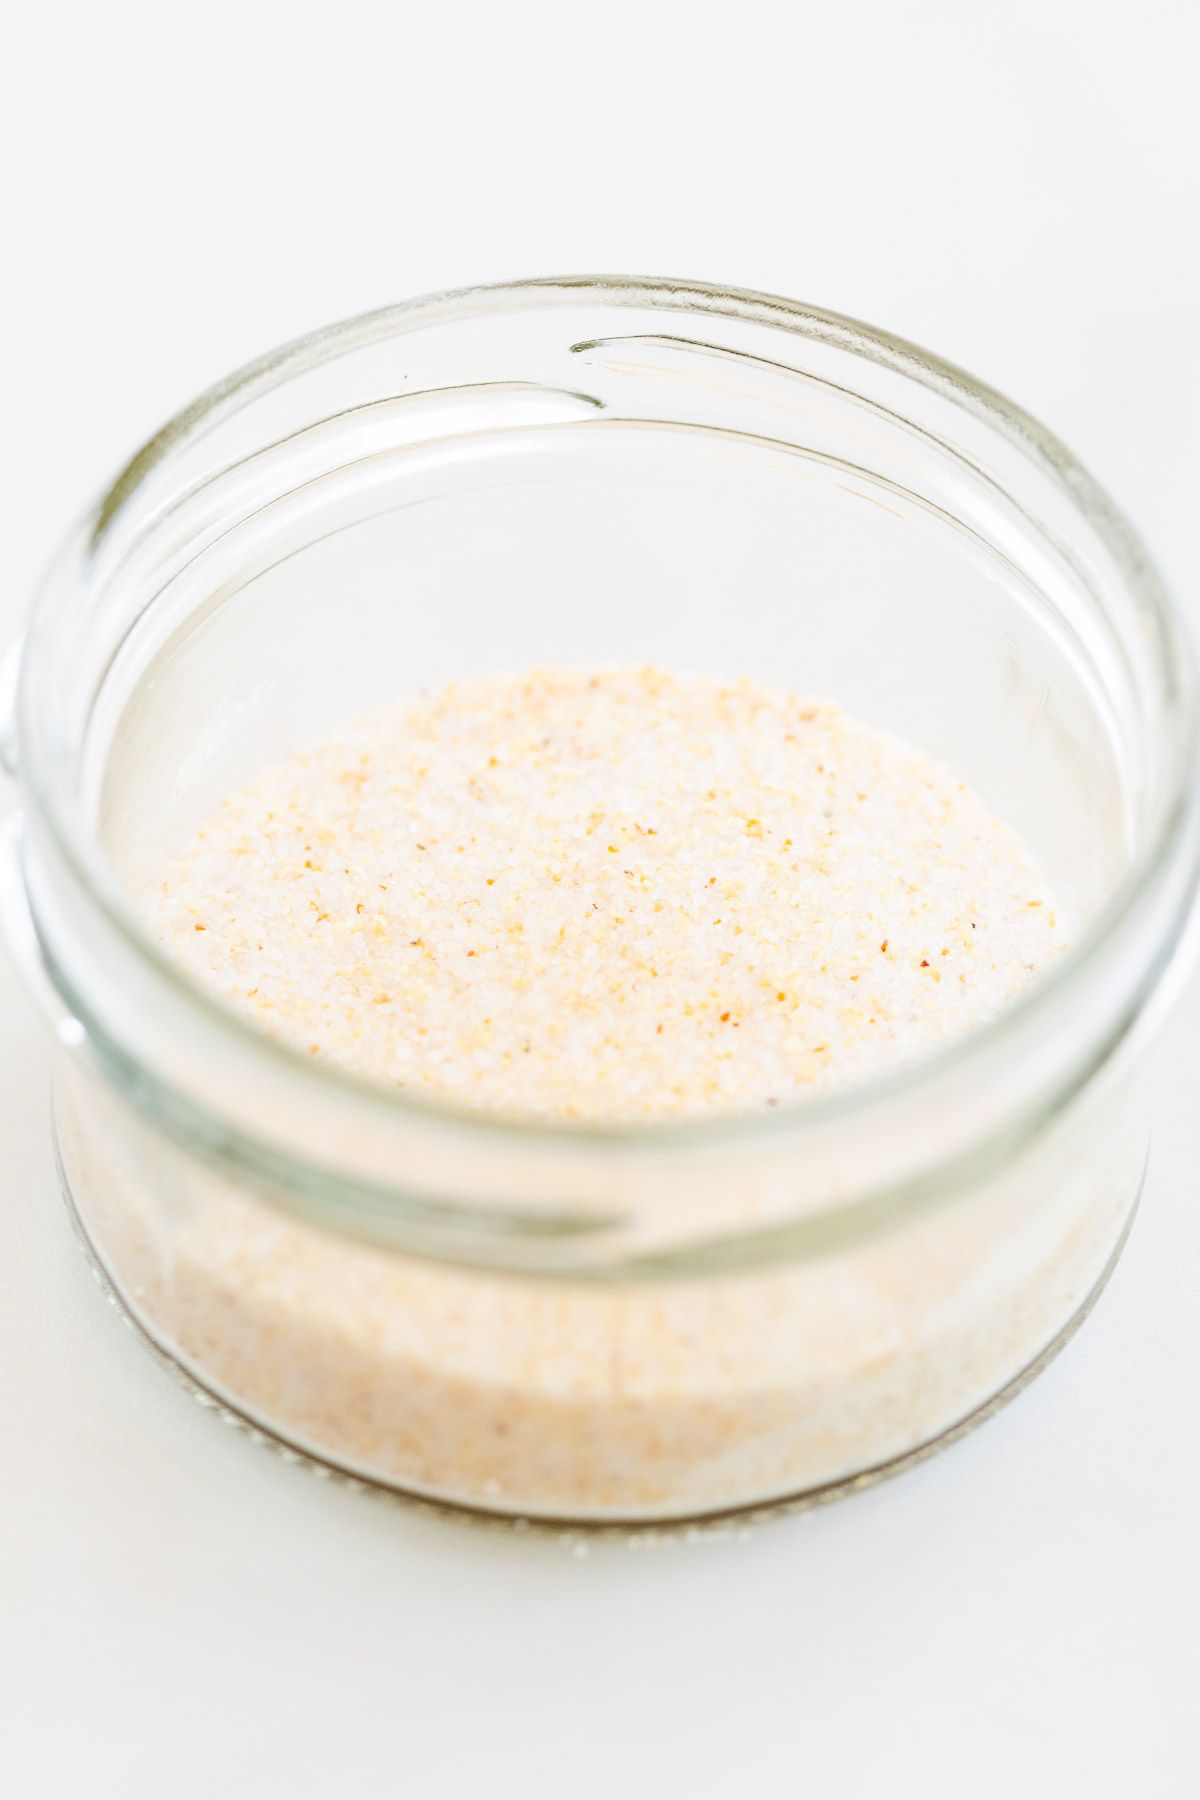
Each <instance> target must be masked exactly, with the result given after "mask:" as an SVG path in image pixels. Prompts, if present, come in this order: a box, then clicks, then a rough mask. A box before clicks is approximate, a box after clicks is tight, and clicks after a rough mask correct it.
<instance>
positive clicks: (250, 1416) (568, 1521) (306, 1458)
mask: <svg viewBox="0 0 1200 1800" xmlns="http://www.w3.org/2000/svg"><path fill="white" fill-rule="evenodd" d="M55 1156H56V1165H57V1171H58V1178H59V1183H60V1186H61V1190H62V1194H63V1199H64V1202H65V1205H66V1208H67V1213H68V1216H69V1218H70V1220H71V1224H72V1226H73V1228H74V1230H75V1233H76V1236H77V1237H78V1240H79V1242H80V1244H81V1246H82V1248H83V1251H84V1254H85V1256H86V1258H87V1261H88V1263H89V1265H90V1267H91V1269H92V1273H93V1274H94V1276H95V1277H96V1280H97V1282H98V1284H99V1286H100V1288H101V1290H102V1291H103V1292H104V1294H105V1296H106V1298H107V1299H108V1301H109V1303H110V1304H111V1305H112V1306H113V1307H114V1309H115V1310H116V1311H118V1312H119V1313H120V1315H121V1316H122V1317H123V1319H124V1321H125V1323H126V1324H127V1325H128V1326H129V1327H130V1329H131V1330H133V1331H134V1332H135V1333H136V1335H137V1336H138V1337H139V1338H140V1339H141V1341H142V1342H143V1343H144V1344H145V1345H146V1346H147V1347H148V1348H149V1350H150V1351H151V1352H152V1353H153V1355H154V1357H155V1358H156V1360H157V1361H158V1362H159V1364H160V1365H161V1366H162V1367H163V1368H165V1369H166V1370H167V1371H168V1372H169V1373H170V1374H171V1375H172V1376H173V1377H174V1378H175V1379H176V1380H177V1381H178V1382H179V1383H180V1384H181V1385H182V1387H183V1388H184V1389H185V1391H186V1392H188V1393H189V1394H190V1395H191V1396H192V1398H193V1399H194V1400H195V1401H196V1402H197V1403H198V1404H199V1405H201V1406H204V1407H206V1408H211V1409H215V1410H216V1411H217V1412H218V1415H219V1417H220V1418H221V1419H222V1421H223V1423H225V1424H227V1425H234V1426H238V1427H240V1428H241V1429H242V1430H244V1431H246V1432H248V1433H249V1435H250V1436H251V1437H252V1438H253V1439H254V1440H255V1441H256V1442H257V1443H260V1444H262V1445H264V1446H265V1447H266V1448H268V1449H272V1450H274V1451H275V1452H276V1453H277V1454H279V1455H281V1456H283V1457H284V1458H285V1460H287V1461H288V1462H294V1463H297V1464H304V1465H307V1467H308V1468H309V1470H310V1471H311V1473H312V1474H313V1475H315V1476H317V1477H319V1478H321V1479H330V1478H334V1479H336V1480H338V1481H339V1482H341V1483H342V1484H344V1485H346V1486H349V1487H352V1488H355V1489H358V1488H365V1489H369V1490H371V1491H373V1492H375V1493H376V1494H378V1495H380V1496H383V1497H387V1498H391V1499H394V1500H396V1501H398V1502H401V1503H403V1504H405V1505H408V1506H412V1507H419V1508H421V1509H423V1510H427V1511H431V1512H434V1513H437V1514H439V1515H441V1516H444V1517H447V1518H451V1519H455V1520H458V1521H461V1522H464V1523H475V1524H479V1525H483V1524H487V1525H492V1526H499V1527H508V1528H510V1529H520V1530H528V1529H531V1528H533V1529H540V1530H543V1531H562V1530H564V1529H568V1530H572V1531H574V1530H580V1531H586V1532H588V1533H589V1534H600V1535H603V1534H604V1533H606V1532H607V1533H613V1532H619V1533H634V1534H639V1533H646V1534H655V1533H658V1532H660V1531H661V1530H663V1529H666V1530H668V1531H670V1530H680V1529H682V1530H686V1529H688V1528H689V1527H719V1526H721V1525H722V1524H725V1523H729V1522H734V1523H739V1524H751V1523H754V1522H756V1521H760V1520H769V1519H774V1518H780V1517H785V1516H788V1515H791V1514H794V1513H799V1512H804V1511H807V1510H808V1509H809V1508H813V1507H817V1506H824V1505H827V1504H829V1503H830V1502H831V1501H835V1500H841V1499H845V1498H847V1497H849V1496H850V1495H852V1494H857V1493H861V1492H863V1491H864V1490H865V1489H867V1488H870V1487H874V1486H875V1485H876V1484H877V1483H878V1482H882V1481H887V1480H890V1479H891V1478H892V1477H894V1476H896V1475H900V1474H903V1473H904V1471H905V1470H907V1469H911V1468H914V1467H915V1466H916V1465H917V1464H918V1463H922V1462H925V1461H926V1460H927V1459H928V1458H929V1457H931V1456H934V1455H936V1454H937V1452H938V1451H940V1450H944V1449H946V1448H948V1447H949V1446H950V1445H951V1444H955V1443H957V1442H958V1440H959V1439H960V1438H963V1437H965V1436H966V1435H967V1433H968V1432H971V1431H973V1430H974V1429H975V1428H976V1427H977V1426H979V1425H982V1424H984V1423H985V1422H986V1421H987V1420H988V1419H990V1418H991V1417H992V1416H993V1415H994V1414H995V1413H997V1412H999V1411H1000V1409H1001V1408H1002V1407H1004V1406H1007V1405H1008V1403H1009V1402H1010V1401H1011V1400H1014V1399H1015V1398H1016V1397H1017V1395H1018V1394H1020V1393H1022V1392H1023V1391H1024V1389H1025V1388H1027V1387H1028V1386H1029V1384H1030V1383H1031V1382H1032V1381H1033V1380H1034V1379H1035V1377H1036V1376H1038V1375H1040V1374H1041V1372H1042V1370H1043V1369H1045V1368H1046V1367H1047V1366H1048V1365H1049V1364H1050V1363H1051V1362H1052V1361H1053V1360H1054V1358H1055V1357H1056V1356H1057V1355H1058V1353H1059V1351H1060V1350H1062V1349H1063V1348H1064V1347H1065V1345H1066V1344H1067V1343H1069V1341H1070V1340H1071V1338H1073V1337H1074V1335H1075V1333H1076V1332H1077V1331H1078V1330H1079V1327H1080V1326H1081V1325H1082V1324H1083V1322H1084V1320H1085V1319H1086V1318H1087V1316H1088V1314H1089V1313H1090V1312H1091V1310H1092V1308H1093V1307H1094V1306H1095V1304H1096V1302H1097V1301H1098V1300H1099V1298H1100V1296H1101V1294H1102V1293H1103V1292H1104V1289H1105V1288H1106V1287H1107V1285H1108V1282H1109V1280H1110V1278H1111V1277H1112V1274H1113V1271H1114V1270H1115V1268H1116V1266H1117V1263H1118V1262H1119V1261H1120V1258H1121V1255H1122V1252H1123V1251H1124V1249H1125V1245H1126V1243H1127V1241H1128V1238H1129V1234H1130V1231H1131V1230H1132V1228H1133V1221H1134V1219H1135V1217H1136V1215H1137V1210H1138V1205H1139V1203H1140V1200H1141V1195H1142V1189H1143V1187H1144V1184H1145V1171H1146V1161H1145V1160H1144V1161H1143V1163H1142V1169H1141V1174H1140V1176H1139V1179H1138V1183H1137V1186H1136V1189H1135V1191H1134V1193H1133V1197H1132V1199H1131V1201H1130V1203H1129V1206H1128V1210H1127V1212H1126V1215H1125V1218H1124V1222H1123V1224H1122V1227H1121V1231H1120V1234H1119V1236H1118V1238H1117V1240H1116V1243H1115V1244H1114V1246H1113V1249H1112V1251H1111V1253H1110V1255H1109V1257H1108V1260H1107V1261H1106V1263H1105V1264H1104V1266H1103V1268H1102V1269H1101V1271H1100V1274H1099V1276H1098V1277H1097V1279H1096V1281H1095V1283H1094V1284H1093V1286H1092V1287H1091V1289H1090V1290H1089V1292H1088V1293H1087V1295H1086V1297H1085V1298H1084V1300H1083V1301H1082V1302H1081V1303H1080V1304H1079V1305H1078V1306H1077V1307H1076V1309H1075V1310H1074V1312H1073V1313H1072V1314H1071V1315H1070V1317H1069V1318H1068V1319H1067V1321H1066V1323H1065V1324H1064V1325H1062V1326H1061V1328H1060V1329H1059V1330H1058V1331H1057V1332H1056V1333H1055V1335H1054V1337H1053V1338H1052V1339H1051V1340H1050V1342H1049V1343H1048V1344H1046V1345H1045V1347H1044V1348H1043V1349H1042V1350H1041V1351H1040V1352H1039V1353H1038V1354H1037V1355H1036V1356H1035V1357H1034V1358H1033V1359H1032V1360H1031V1361H1030V1362H1028V1363H1027V1364H1026V1365H1025V1367H1024V1368H1022V1369H1021V1370H1019V1371H1018V1373H1017V1374H1016V1375H1015V1376H1013V1377H1011V1378H1010V1379H1009V1380H1008V1381H1007V1382H1005V1384H1004V1385H1003V1386H1002V1387H1001V1388H999V1389H998V1390H997V1392H996V1393H995V1394H993V1395H992V1396H991V1397H990V1398H989V1399H987V1400H984V1401H983V1402H982V1403H981V1404H980V1405H978V1406H976V1407H974V1408H973V1409H972V1410H971V1411H970V1412H968V1413H966V1414H965V1415H964V1416H963V1417H962V1418H961V1419H959V1420H957V1421H956V1422H955V1423H954V1424H952V1425H950V1426H948V1427H947V1428H946V1429H945V1430H943V1431H940V1432H938V1433H937V1434H936V1435H934V1436H933V1437H931V1438H929V1439H927V1440H926V1441H924V1442H922V1443H920V1444H917V1445H915V1446H914V1447H913V1448H911V1449H909V1450H906V1451H904V1452H903V1453H902V1454H901V1455H898V1456H895V1457H892V1458H890V1459H888V1460H887V1461H884V1462H881V1463H878V1464H875V1465H873V1466H871V1467H869V1468H865V1469H861V1470H858V1471H856V1472H855V1473H853V1474H850V1475H847V1476H845V1477H844V1478H840V1479H838V1480H835V1481H829V1482H823V1483H820V1484H818V1485H815V1486H812V1487H809V1488H804V1489H801V1490H799V1491H796V1492H792V1493H788V1494H783V1495H780V1496H778V1497H766V1498H762V1499H752V1500H747V1501H744V1502H738V1503H735V1504H732V1505H729V1506H719V1507H711V1508H704V1509H702V1510H698V1511H684V1510H680V1511H679V1512H670V1511H666V1512H663V1513H662V1514H655V1515H654V1516H651V1517H647V1516H644V1515H641V1516H639V1515H632V1516H629V1517H626V1518H622V1517H620V1516H614V1515H612V1514H606V1515H604V1516H602V1517H595V1516H589V1515H587V1514H585V1513H572V1512H569V1511H564V1512H561V1513H558V1512H545V1511H538V1512H536V1513H525V1512H522V1511H521V1510H520V1509H519V1508H508V1507H504V1506H503V1505H496V1506H490V1505H486V1504H481V1503H479V1502H476V1501H473V1500H467V1499H461V1498H459V1497H457V1496H455V1495H452V1494H443V1493H437V1492H433V1491H428V1490H425V1489H422V1488H419V1487H416V1486H406V1485H404V1484H402V1483H399V1482H394V1481H391V1480H388V1479H385V1478H381V1477H380V1476H378V1475H376V1474H374V1473H369V1472H366V1471H364V1470H362V1469H360V1468H355V1467H353V1466H352V1465H350V1464H348V1463H343V1462H340V1461H338V1460H337V1459H335V1458H331V1457H330V1456H328V1455H326V1454H323V1453H322V1452H321V1451H320V1450H318V1449H316V1448H314V1447H312V1446H311V1445H308V1444H305V1443H303V1442H300V1441H298V1440H297V1439H295V1438H291V1437H289V1436H288V1435H287V1433H286V1432H283V1431H281V1430H280V1429H279V1427H278V1426H277V1425H276V1424H274V1423H273V1422H271V1421H269V1420H268V1419H266V1418H265V1417H263V1416H261V1415H259V1414H257V1413H255V1411H254V1410H253V1409H252V1408H250V1407H248V1406H247V1405H246V1403H245V1402H244V1401H242V1400H239V1399H237V1398H235V1397H234V1396H232V1395H230V1394H229V1393H228V1392H226V1391H224V1390H223V1389H222V1388H221V1386H220V1385H219V1384H218V1383H215V1382H214V1381H213V1380H212V1379H211V1377H209V1376H208V1375H206V1374H205V1373H203V1372H202V1371H200V1370H199V1369H197V1368H196V1367H195V1366H194V1365H193V1364H192V1363H191V1362H190V1361H189V1360H188V1359H187V1358H185V1357H183V1356H181V1355H180V1354H179V1353H178V1352H177V1350H176V1349H175V1348H174V1347H173V1346H172V1345H170V1344H169V1343H168V1342H167V1340H166V1339H165V1338H164V1337H163V1336H161V1335H160V1334H158V1333H157V1332H156V1331H155V1329H154V1327H153V1325H152V1323H150V1321H149V1320H147V1319H146V1318H145V1317H144V1316H142V1314H141V1313H140V1311H139V1309H138V1307H137V1304H136V1302H135V1301H134V1300H133V1298H132V1297H131V1296H130V1295H129V1294H128V1293H126V1291H125V1290H124V1288H123V1287H122V1284H121V1282H120V1281H119V1279H118V1277H117V1276H116V1274H115V1273H114V1272H113V1270H112V1269H111V1267H110V1266H109V1265H108V1263H107V1262H106V1260H105V1258H104V1256H103V1255H102V1253H101V1251H100V1249H99V1247H98V1245H97V1244H96V1241H95V1239H94V1238H93V1236H92V1234H91V1233H90V1232H89V1230H88V1228H87V1226H86V1224H85V1223H84V1219H83V1216H82V1214H81V1211H80V1208H79V1206H78V1204H77V1202H76V1199H75V1195H74V1193H73V1191H72V1186H71V1182H70V1178H69V1176H68V1174H67V1171H66V1168H65V1166H64V1163H63V1158H62V1153H61V1150H60V1148H59V1145H58V1140H57V1134H56V1138H55Z"/></svg>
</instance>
